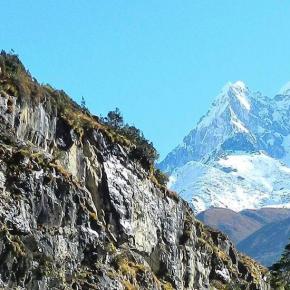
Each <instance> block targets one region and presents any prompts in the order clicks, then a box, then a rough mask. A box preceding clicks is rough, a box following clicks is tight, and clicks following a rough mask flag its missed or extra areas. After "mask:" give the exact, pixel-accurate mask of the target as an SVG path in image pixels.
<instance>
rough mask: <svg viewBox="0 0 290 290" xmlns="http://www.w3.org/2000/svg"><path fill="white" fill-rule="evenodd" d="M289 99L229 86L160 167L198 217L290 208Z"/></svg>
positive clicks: (284, 95)
mask: <svg viewBox="0 0 290 290" xmlns="http://www.w3.org/2000/svg"><path fill="white" fill-rule="evenodd" d="M289 124H290V95H289V90H287V89H285V90H283V91H281V92H280V93H279V94H277V95H276V96H275V97H273V98H269V97H266V96H263V95H262V94H261V93H256V92H252V91H251V90H250V89H249V88H248V87H247V86H246V84H244V83H243V82H241V81H238V82H236V83H229V84H227V85H226V86H225V87H224V88H223V90H222V91H221V93H220V94H219V95H218V96H217V98H216V99H215V101H214V102H213V104H212V106H211V108H210V109H209V111H208V113H207V114H206V115H205V116H204V117H203V118H201V120H200V121H199V122H198V124H197V125H196V126H195V128H194V129H193V130H192V131H191V132H190V133H189V134H188V135H187V136H186V137H184V139H183V141H182V142H181V144H180V145H178V146H177V147H176V148H175V149H174V150H172V151H171V152H170V153H169V154H168V155H167V156H166V158H165V159H164V160H163V161H162V162H161V163H160V164H159V168H161V169H162V170H164V171H166V172H168V173H169V174H170V182H169V186H170V188H171V189H172V190H175V191H177V192H178V193H180V195H181V196H182V197H183V198H184V199H185V200H187V201H188V202H190V203H191V206H192V208H193V210H194V211H195V212H196V213H199V212H201V211H204V210H206V209H208V208H210V207H220V208H229V209H232V210H234V211H236V212H238V211H241V210H244V209H259V208H262V207H279V208H282V207H289V206H290V183H289V180H290V167H289V166H290V163H289V162H290V161H289V160H290V159H289V156H290V147H289V140H290V139H289V138H290V127H289V126H290V125H289Z"/></svg>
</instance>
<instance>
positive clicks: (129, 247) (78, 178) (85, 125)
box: [0, 52, 270, 290]
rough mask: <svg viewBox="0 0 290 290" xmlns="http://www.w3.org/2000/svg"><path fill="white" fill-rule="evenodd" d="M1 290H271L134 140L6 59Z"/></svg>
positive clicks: (1, 113)
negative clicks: (140, 157)
mask: <svg viewBox="0 0 290 290" xmlns="http://www.w3.org/2000/svg"><path fill="white" fill-rule="evenodd" d="M0 68H1V69H0V118H1V123H0V136H1V138H0V190H1V192H0V194H1V199H0V204H1V205H0V235H1V239H0V261H1V263H0V288H4V289H16V288H17V289H116V290H117V289H118V290H122V289H126V290H133V289H140V290H141V289H144V290H145V289H146V290H147V289H156V290H159V289H160V290H161V289H163V290H169V289H233V288H234V287H240V288H241V289H263V290H264V289H270V288H269V285H268V284H267V282H266V280H267V279H266V275H267V271H266V270H265V269H264V268H263V267H261V266H260V265H259V264H257V263H256V262H254V261H253V260H251V259H250V258H248V257H246V256H244V255H242V254H240V253H238V252H237V251H236V249H235V247H234V246H233V244H232V242H231V241H230V240H229V239H228V238H227V237H226V236H225V235H223V234H222V233H220V232H218V231H215V230H212V229H209V228H207V227H206V226H204V225H203V224H202V223H200V222H199V221H197V220H196V219H195V217H194V215H193V213H192V210H191V208H190V207H189V206H188V204H187V203H186V202H184V201H183V200H182V199H179V198H178V197H177V196H176V195H175V194H174V193H172V192H170V191H168V190H167V189H166V188H164V187H162V186H160V185H159V184H158V182H157V181H156V179H155V178H154V175H153V173H152V170H147V169H144V168H143V167H142V166H141V164H140V163H139V162H137V161H136V160H135V159H134V158H132V154H131V153H132V150H134V149H135V148H136V146H135V145H134V143H132V142H130V140H127V139H126V138H125V137H124V136H121V135H120V134H118V133H117V132H116V131H114V130H112V129H111V128H108V127H107V126H105V125H103V124H100V122H99V121H98V118H97V117H92V116H91V115H90V114H88V113H87V112H84V111H82V110H81V109H80V108H79V107H78V106H77V105H76V104H74V103H73V102H72V101H71V100H70V99H69V98H68V97H67V96H66V95H65V94H64V93H63V92H62V91H57V90H54V89H52V88H51V87H50V86H41V85H39V84H38V83H37V81H36V80H35V79H33V78H32V77H30V75H29V74H28V73H27V72H26V71H25V69H24V67H23V66H22V64H21V63H20V62H19V60H18V59H17V57H16V56H11V55H7V54H6V53H4V52H2V53H1V55H0Z"/></svg>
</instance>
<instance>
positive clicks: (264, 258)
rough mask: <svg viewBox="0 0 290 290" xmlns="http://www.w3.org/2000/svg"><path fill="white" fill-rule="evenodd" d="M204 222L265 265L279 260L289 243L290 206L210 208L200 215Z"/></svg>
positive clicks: (198, 216) (199, 217)
mask: <svg viewBox="0 0 290 290" xmlns="http://www.w3.org/2000/svg"><path fill="white" fill-rule="evenodd" d="M197 218H198V219H199V220H201V221H202V222H204V223H206V224H208V225H210V226H211V227H213V228H215V229H219V230H221V231H223V232H224V233H226V234H227V235H228V236H229V237H230V238H231V239H232V240H233V241H234V242H235V243H236V244H237V247H238V249H239V250H240V251H241V252H244V253H246V254H247V255H249V256H251V257H253V258H255V260H257V261H259V262H260V263H262V264H263V265H265V266H270V265H272V264H273V263H274V262H275V261H277V260H278V259H279V257H280V255H281V253H282V251H283V249H284V246H285V245H286V244H287V243H288V242H289V237H290V209H281V208H262V209H259V210H243V211H241V212H239V213H237V212H234V211H232V210H230V209H224V208H210V209H208V210H206V211H204V212H201V213H200V214H198V215H197Z"/></svg>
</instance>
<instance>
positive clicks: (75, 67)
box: [0, 0, 290, 157]
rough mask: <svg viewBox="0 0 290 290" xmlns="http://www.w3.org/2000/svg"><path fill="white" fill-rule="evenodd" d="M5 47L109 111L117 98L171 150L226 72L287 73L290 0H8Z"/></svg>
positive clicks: (48, 79) (98, 110)
mask: <svg viewBox="0 0 290 290" xmlns="http://www.w3.org/2000/svg"><path fill="white" fill-rule="evenodd" d="M1 11H2V13H1V21H0V44H1V45H0V48H2V49H6V50H10V49H11V48H13V49H14V50H15V51H16V53H18V54H19V55H20V57H21V59H22V61H23V62H24V63H25V65H26V66H27V68H28V69H29V70H30V72H31V73H32V74H33V75H34V76H36V77H37V79H38V80H39V81H40V82H44V83H50V84H51V85H53V86H54V87H56V88H62V89H64V90H65V91H66V92H67V93H68V94H70V95H71V96H72V97H73V98H74V99H75V100H77V101H79V102H80V99H81V96H84V97H85V99H86V102H87V105H88V107H89V108H90V110H91V111H92V112H93V113H95V114H103V115H105V114H106V112H107V111H109V110H111V109H114V108H115V107H119V108H120V109H121V111H122V112H123V114H124V116H125V119H126V120H127V121H128V122H129V123H134V124H135V125H136V126H137V127H139V128H140V129H141V130H143V132H144V134H145V135H146V137H147V138H149V139H151V140H152V141H153V143H154V144H155V146H156V148H157V149H158V150H159V152H160V153H161V156H162V157H164V156H165V154H166V153H168V152H169V151H170V150H171V149H172V148H173V147H175V145H177V144H178V143H179V142H180V141H181V140H182V138H183V137H184V136H185V135H186V134H187V133H188V131H189V130H190V129H192V128H193V127H194V125H195V124H196V122H197V121H198V119H199V118H200V117H201V116H202V115H203V114H204V113H205V112H206V111H207V109H208V108H209V105H210V104H211V102H212V100H213V99H214V97H215V96H216V95H217V94H218V92H219V91H220V89H221V87H222V86H223V85H224V84H225V83H226V82H228V81H235V80H244V81H245V82H246V83H247V84H248V86H249V87H250V88H253V89H254V90H261V91H262V92H263V93H264V94H268V95H272V94H274V93H275V92H277V91H278V90H279V88H280V87H281V86H282V85H283V84H284V83H286V82H287V81H289V80H290V36H289V35H290V34H289V32H290V17H289V16H290V1H289V0H275V1H274V0H218V1H217V0H183V1H180V0H179V1H173V0H159V1H156V0H146V1H145V0H140V1H136V0H126V1H120V0H114V1H113V0H112V1H110V0H103V1H101V0H83V1H80V0H62V1H59V0H58V1H56V0H50V1H49V0H47V1H39V0H26V1H20V0H18V1H17V0H14V1H13V0H1Z"/></svg>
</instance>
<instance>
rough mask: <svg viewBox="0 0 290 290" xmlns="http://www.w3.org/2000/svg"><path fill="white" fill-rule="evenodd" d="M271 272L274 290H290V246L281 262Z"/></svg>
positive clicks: (285, 250)
mask: <svg viewBox="0 0 290 290" xmlns="http://www.w3.org/2000/svg"><path fill="white" fill-rule="evenodd" d="M270 270H271V274H272V286H273V287H275V288H274V289H285V290H290V244H288V245H287V246H286V247H285V249H284V252H283V254H282V256H281V258H280V260H279V261H278V262H277V263H275V264H274V265H273V266H272V267H271V268H270Z"/></svg>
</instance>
